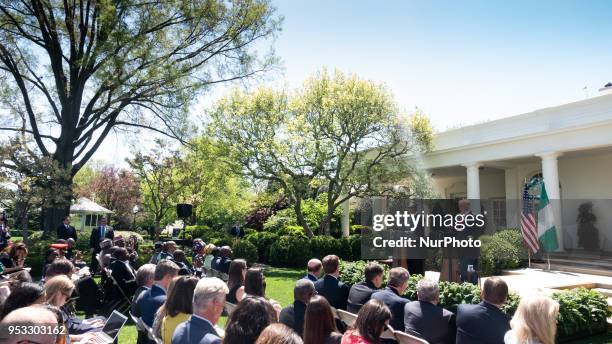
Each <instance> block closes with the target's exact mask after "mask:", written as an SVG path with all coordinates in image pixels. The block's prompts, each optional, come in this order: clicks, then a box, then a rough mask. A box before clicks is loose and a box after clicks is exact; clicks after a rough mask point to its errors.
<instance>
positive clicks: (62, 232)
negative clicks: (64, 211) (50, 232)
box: [57, 216, 77, 241]
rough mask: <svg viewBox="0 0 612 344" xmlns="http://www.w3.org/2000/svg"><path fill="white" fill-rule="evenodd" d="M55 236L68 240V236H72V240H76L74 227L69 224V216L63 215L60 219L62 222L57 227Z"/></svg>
mask: <svg viewBox="0 0 612 344" xmlns="http://www.w3.org/2000/svg"><path fill="white" fill-rule="evenodd" d="M57 238H58V239H64V240H68V238H72V239H74V241H76V240H77V232H76V229H74V227H72V226H71V225H70V216H65V217H64V218H63V219H62V224H61V225H60V226H59V227H57Z"/></svg>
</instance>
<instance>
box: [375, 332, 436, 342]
mask: <svg viewBox="0 0 612 344" xmlns="http://www.w3.org/2000/svg"><path fill="white" fill-rule="evenodd" d="M385 332H386V331H385ZM393 334H394V335H395V339H396V340H397V342H398V343H399V344H429V342H428V341H426V340H425V339H423V338H419V337H417V336H413V335H411V334H408V333H405V332H402V331H393Z"/></svg>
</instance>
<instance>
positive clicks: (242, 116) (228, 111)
mask: <svg viewBox="0 0 612 344" xmlns="http://www.w3.org/2000/svg"><path fill="white" fill-rule="evenodd" d="M295 115H296V114H295V113H294V112H293V111H291V108H290V104H289V98H288V96H287V94H286V93H284V92H277V91H274V90H272V89H270V88H265V87H261V88H258V89H257V90H255V91H253V92H252V93H250V94H246V93H243V92H240V91H238V90H235V91H234V92H233V93H232V94H230V95H229V96H228V97H227V98H225V99H222V100H221V101H219V103H218V104H217V107H216V108H215V110H214V111H212V113H211V117H212V123H211V125H210V126H209V130H210V134H211V135H212V136H213V137H214V138H215V139H216V140H217V142H219V144H220V147H222V148H223V149H224V150H225V152H224V154H223V156H225V159H223V161H224V162H225V163H226V166H227V168H228V169H230V170H232V171H236V172H238V173H242V174H243V175H244V176H246V177H247V178H250V179H252V180H254V181H256V182H260V183H263V184H268V183H275V184H277V185H280V187H281V188H282V189H283V191H284V193H285V195H287V197H288V198H289V199H290V201H291V203H292V204H293V208H294V210H295V213H296V216H297V221H298V223H299V224H300V226H302V227H304V231H305V232H306V234H307V235H308V236H309V237H312V236H313V232H312V229H311V228H310V226H309V225H308V223H307V221H306V219H305V218H304V214H303V213H302V201H303V200H304V199H305V198H306V197H307V196H308V194H309V189H310V186H311V183H312V181H313V180H314V178H315V177H316V176H317V174H318V173H319V171H318V170H316V168H317V167H318V166H319V165H320V162H318V160H319V158H318V157H317V156H316V154H317V151H316V150H315V149H314V145H316V142H313V141H309V140H307V139H306V136H304V135H302V133H303V130H302V129H301V127H302V126H303V123H299V122H298V121H296V119H297V118H296V116H295ZM313 167H315V168H313Z"/></svg>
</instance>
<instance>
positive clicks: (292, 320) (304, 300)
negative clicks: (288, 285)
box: [279, 278, 315, 336]
mask: <svg viewBox="0 0 612 344" xmlns="http://www.w3.org/2000/svg"><path fill="white" fill-rule="evenodd" d="M314 295H315V287H314V283H312V281H310V280H307V279H305V278H302V279H300V280H298V281H297V282H296V283H295V287H294V288H293V299H294V300H293V304H290V305H289V306H287V307H285V308H283V310H281V312H280V316H279V322H280V323H282V324H285V325H287V326H288V327H291V328H292V329H293V330H294V331H295V332H296V333H297V334H299V335H300V336H302V333H303V332H304V315H305V313H306V306H307V305H308V303H309V302H310V299H311V298H312V297H313V296H314Z"/></svg>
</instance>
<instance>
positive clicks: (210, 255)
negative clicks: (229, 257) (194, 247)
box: [202, 244, 219, 273]
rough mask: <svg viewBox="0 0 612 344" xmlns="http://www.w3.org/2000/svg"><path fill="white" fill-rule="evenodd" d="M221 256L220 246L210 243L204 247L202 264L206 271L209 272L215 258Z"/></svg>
mask: <svg viewBox="0 0 612 344" xmlns="http://www.w3.org/2000/svg"><path fill="white" fill-rule="evenodd" d="M218 256H219V248H218V247H217V246H215V245H213V244H208V245H206V247H205V248H204V262H203V263H202V266H203V268H204V272H205V273H208V271H209V270H210V269H212V263H213V260H214V259H215V258H217V257H218Z"/></svg>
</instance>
